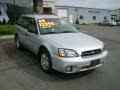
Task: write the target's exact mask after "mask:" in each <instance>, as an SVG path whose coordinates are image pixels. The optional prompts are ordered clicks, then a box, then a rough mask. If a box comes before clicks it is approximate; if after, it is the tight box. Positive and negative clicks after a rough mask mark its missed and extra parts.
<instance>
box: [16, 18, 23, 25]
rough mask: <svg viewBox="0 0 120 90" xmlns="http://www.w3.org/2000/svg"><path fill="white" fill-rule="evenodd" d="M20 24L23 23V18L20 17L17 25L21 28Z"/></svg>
mask: <svg viewBox="0 0 120 90" xmlns="http://www.w3.org/2000/svg"><path fill="white" fill-rule="evenodd" d="M22 23H23V18H22V17H21V18H19V19H18V21H17V24H18V25H20V26H22Z"/></svg>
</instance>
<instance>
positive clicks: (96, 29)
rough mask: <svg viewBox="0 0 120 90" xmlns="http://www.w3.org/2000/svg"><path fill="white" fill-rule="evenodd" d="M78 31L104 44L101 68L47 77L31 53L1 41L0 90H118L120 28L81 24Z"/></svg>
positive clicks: (9, 41)
mask: <svg viewBox="0 0 120 90" xmlns="http://www.w3.org/2000/svg"><path fill="white" fill-rule="evenodd" d="M80 31H81V32H83V33H86V34H89V35H92V36H95V37H96V38H99V39H100V40H102V41H103V42H104V43H105V45H106V48H107V49H108V51H109V56H108V58H107V60H108V62H107V63H106V64H105V65H103V66H102V67H99V68H97V69H96V70H94V71H89V72H88V71H87V72H80V73H77V74H62V73H59V72H54V73H53V74H51V75H48V74H46V73H44V72H42V70H41V69H40V67H39V63H38V61H37V59H36V57H35V56H34V54H32V53H31V52H29V51H27V50H22V51H19V50H17V49H16V47H15V44H14V40H13V39H9V40H1V41H0V90H120V27H117V26H115V27H108V26H92V25H91V26H85V25H82V26H81V27H80Z"/></svg>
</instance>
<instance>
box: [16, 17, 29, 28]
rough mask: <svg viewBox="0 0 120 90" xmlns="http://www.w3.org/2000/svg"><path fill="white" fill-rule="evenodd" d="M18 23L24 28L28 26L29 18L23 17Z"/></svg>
mask: <svg viewBox="0 0 120 90" xmlns="http://www.w3.org/2000/svg"><path fill="white" fill-rule="evenodd" d="M17 24H18V25H20V26H22V27H24V28H27V27H28V22H27V19H26V17H21V18H20V19H19V20H18V21H17Z"/></svg>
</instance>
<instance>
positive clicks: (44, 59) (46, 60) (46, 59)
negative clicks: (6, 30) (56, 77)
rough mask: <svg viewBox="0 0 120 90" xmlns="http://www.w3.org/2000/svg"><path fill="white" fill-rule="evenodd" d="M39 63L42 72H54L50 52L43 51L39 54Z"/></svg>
mask: <svg viewBox="0 0 120 90" xmlns="http://www.w3.org/2000/svg"><path fill="white" fill-rule="evenodd" d="M38 57H39V61H40V66H41V68H42V70H43V71H44V72H46V73H51V72H52V62H51V57H50V54H49V52H48V51H47V50H46V49H43V50H41V52H40V53H39V56H38Z"/></svg>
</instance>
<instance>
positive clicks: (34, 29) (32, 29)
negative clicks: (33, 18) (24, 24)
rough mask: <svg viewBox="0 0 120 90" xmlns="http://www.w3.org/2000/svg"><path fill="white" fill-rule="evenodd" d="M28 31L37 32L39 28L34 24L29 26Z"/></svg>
mask: <svg viewBox="0 0 120 90" xmlns="http://www.w3.org/2000/svg"><path fill="white" fill-rule="evenodd" d="M28 32H30V33H35V34H37V30H36V28H35V27H34V26H31V25H30V26H28Z"/></svg>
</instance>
